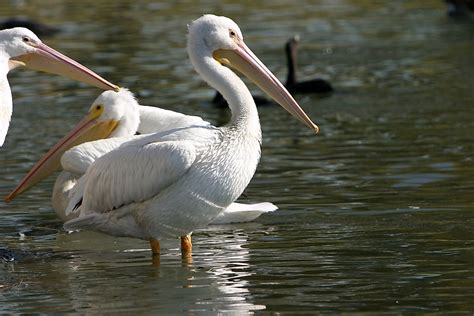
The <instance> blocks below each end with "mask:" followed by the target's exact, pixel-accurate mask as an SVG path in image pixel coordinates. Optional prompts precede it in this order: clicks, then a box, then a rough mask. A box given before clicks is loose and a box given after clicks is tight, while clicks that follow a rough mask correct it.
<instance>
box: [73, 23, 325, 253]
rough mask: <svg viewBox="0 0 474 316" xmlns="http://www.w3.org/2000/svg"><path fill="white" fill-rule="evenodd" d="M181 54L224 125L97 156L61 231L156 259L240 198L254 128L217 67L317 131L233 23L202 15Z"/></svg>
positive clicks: (179, 131) (251, 111)
mask: <svg viewBox="0 0 474 316" xmlns="http://www.w3.org/2000/svg"><path fill="white" fill-rule="evenodd" d="M187 50H188V54H189V57H190V60H191V62H192V64H193V66H194V68H195V69H196V71H197V72H198V73H199V74H200V75H201V77H202V78H203V79H204V80H205V81H207V82H208V83H209V84H210V85H211V86H212V87H214V88H216V89H217V90H218V91H219V92H220V93H221V94H222V95H223V96H224V98H225V99H226V100H227V102H228V104H229V107H230V109H231V112H232V117H231V121H230V122H229V124H227V125H226V126H223V127H214V126H211V125H207V126H190V127H184V128H176V129H172V130H168V131H162V132H159V133H155V134H151V135H141V136H137V137H134V138H133V139H131V140H129V141H127V142H124V143H123V144H121V145H120V146H119V147H118V148H116V149H115V150H113V151H110V152H108V153H106V154H104V155H103V156H101V157H99V158H98V159H96V160H95V161H94V162H93V163H92V164H91V165H90V167H89V168H88V169H87V171H86V173H85V174H84V176H83V177H82V178H81V179H80V183H79V184H77V185H76V186H75V187H74V189H73V191H74V192H73V196H72V198H71V201H70V203H69V206H68V208H67V211H69V212H72V211H76V212H79V214H80V215H79V217H78V218H76V219H73V220H70V221H68V222H66V223H65V225H64V227H65V228H66V229H68V230H75V229H91V230H96V231H100V232H104V233H107V234H111V235H116V236H128V237H136V238H142V239H150V241H151V245H152V250H153V251H154V253H158V252H159V250H157V249H156V244H155V245H154V241H156V240H159V239H161V238H168V237H171V238H172V237H177V236H181V237H182V238H183V236H186V235H188V234H190V233H191V232H192V231H193V230H195V229H198V228H201V227H204V226H206V225H207V224H209V223H210V222H211V221H212V220H213V219H214V218H216V217H217V216H218V215H219V214H220V213H222V212H223V211H224V209H226V208H227V207H228V206H229V205H230V204H231V203H232V202H234V201H235V200H236V199H237V198H238V197H239V196H240V195H241V193H242V192H243V190H244V189H245V187H246V186H247V185H248V183H249V182H250V180H251V178H252V176H253V174H254V172H255V169H256V167H257V163H258V161H259V158H260V143H261V131H260V123H259V118H258V113H257V109H256V106H255V103H254V101H253V98H252V96H251V94H250V92H249V90H248V89H247V87H246V86H245V84H244V83H243V81H242V80H241V79H240V78H239V77H238V76H237V75H236V74H235V73H234V72H233V71H232V70H230V69H229V68H227V67H225V66H224V65H226V66H229V67H233V68H235V69H237V70H239V71H240V72H242V73H243V74H244V75H246V76H247V77H249V78H250V79H251V80H252V81H254V82H255V83H256V84H257V85H258V86H259V87H260V88H262V90H264V91H265V92H266V93H267V94H268V95H269V96H270V97H272V98H273V99H274V100H275V101H276V102H277V103H279V104H280V105H282V106H283V107H284V108H285V109H286V110H287V111H288V112H290V113H291V114H292V115H294V116H295V117H296V118H298V119H299V120H300V121H301V122H303V123H304V124H306V125H307V126H309V127H310V128H311V129H313V130H315V131H316V132H317V130H318V128H317V126H316V125H315V124H314V123H313V122H312V121H311V120H310V119H309V118H308V116H307V115H306V114H305V113H304V111H303V110H302V109H301V108H300V107H299V105H298V104H297V103H296V101H295V100H294V99H293V98H292V97H291V95H290V94H289V93H288V91H287V90H286V89H285V88H284V87H283V85H282V84H281V83H280V82H279V81H278V79H276V77H275V76H274V75H273V74H272V73H271V72H270V71H269V70H268V69H267V68H266V67H265V66H264V65H263V63H262V62H261V61H259V60H258V58H257V57H256V56H255V55H254V54H253V53H252V52H251V51H250V49H249V48H248V47H247V46H246V45H245V43H244V42H243V37H242V33H241V31H240V29H239V27H238V26H237V24H235V23H234V22H233V21H232V20H230V19H228V18H226V17H217V16H214V15H205V16H203V17H201V18H199V19H198V20H196V21H194V22H193V23H192V24H191V25H190V26H189V35H188V45H187ZM77 205H80V206H79V207H78V208H77V209H75V207H76V206H77ZM182 241H183V239H182ZM182 250H183V253H184V252H186V251H187V250H190V244H189V245H185V244H183V242H182Z"/></svg>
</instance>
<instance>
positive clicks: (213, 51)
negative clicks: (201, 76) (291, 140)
mask: <svg viewBox="0 0 474 316" xmlns="http://www.w3.org/2000/svg"><path fill="white" fill-rule="evenodd" d="M195 51H197V52H199V53H197V54H196V53H195ZM188 53H189V56H190V59H191V62H192V63H193V65H194V67H195V68H196V70H197V71H198V72H199V71H200V70H201V69H203V67H201V65H200V63H199V62H198V60H197V59H198V58H204V60H206V62H207V64H206V66H207V67H209V66H211V68H212V67H213V66H212V64H211V63H210V62H209V60H208V59H209V56H212V58H213V60H214V62H217V63H219V64H221V65H224V66H228V67H230V68H233V69H235V70H237V71H239V72H240V73H242V74H243V75H245V76H246V77H248V78H249V79H250V80H252V81H253V82H254V83H255V84H256V85H257V86H259V87H260V89H262V90H263V91H265V93H267V94H268V95H269V96H270V97H271V98H272V99H273V100H275V102H277V103H278V104H280V105H281V106H282V107H283V108H284V109H286V110H287V111H288V112H289V113H290V114H292V115H293V116H295V117H296V118H297V119H298V120H300V121H301V122H302V123H304V124H305V125H307V126H308V127H310V128H311V129H312V130H314V131H315V132H316V133H317V132H318V130H319V128H318V126H317V125H316V124H314V123H313V122H312V121H311V119H310V118H309V117H308V116H307V115H306V113H305V112H304V111H303V110H302V109H301V107H300V106H299V105H298V103H297V102H296V101H295V99H294V98H293V97H292V96H291V94H290V93H289V92H288V91H287V90H286V88H285V87H284V86H283V84H282V83H281V82H280V81H279V80H278V79H277V78H276V77H275V75H273V74H272V73H271V72H270V70H268V68H267V67H266V66H265V65H264V64H263V63H262V62H261V61H260V60H259V59H258V58H257V56H255V54H254V53H253V52H252V51H251V50H250V49H249V48H248V47H247V45H246V44H245V43H244V39H243V36H242V32H241V30H240V28H239V26H238V25H237V24H236V23H235V22H234V21H232V20H231V19H229V18H227V17H223V16H215V15H211V14H206V15H204V16H202V17H201V18H199V19H197V20H195V21H193V23H191V25H189V36H188ZM214 67H216V66H215V65H214Z"/></svg>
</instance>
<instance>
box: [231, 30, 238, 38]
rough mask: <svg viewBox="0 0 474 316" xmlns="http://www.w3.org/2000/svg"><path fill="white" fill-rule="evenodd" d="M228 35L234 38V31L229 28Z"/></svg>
mask: <svg viewBox="0 0 474 316" xmlns="http://www.w3.org/2000/svg"><path fill="white" fill-rule="evenodd" d="M229 36H230V37H231V38H234V37H236V36H237V34H236V33H235V31H233V30H229Z"/></svg>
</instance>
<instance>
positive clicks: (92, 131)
mask: <svg viewBox="0 0 474 316" xmlns="http://www.w3.org/2000/svg"><path fill="white" fill-rule="evenodd" d="M100 113H101V112H100ZM100 113H97V112H91V113H89V114H88V115H87V116H86V117H85V118H83V119H82V120H81V121H80V122H79V123H78V124H77V125H76V126H75V127H74V128H73V129H72V130H71V131H70V132H69V133H68V134H67V135H66V136H64V137H63V138H62V139H61V140H60V141H58V142H57V143H56V144H55V145H54V146H53V147H52V148H51V149H50V150H49V151H48V152H47V153H46V154H45V155H44V156H43V157H42V158H41V159H40V160H39V161H38V162H37V163H36V164H35V165H34V166H33V168H31V170H30V171H29V172H28V174H27V175H26V176H25V177H24V178H23V179H22V180H21V181H20V183H19V184H18V185H17V187H16V188H15V189H14V190H13V191H12V192H11V193H10V194H8V195H7V197H6V198H5V201H6V202H10V201H11V200H13V199H14V198H15V197H16V196H18V195H19V194H21V193H23V192H25V191H26V190H28V189H29V188H31V187H32V186H34V185H35V184H36V183H38V182H40V181H41V180H43V179H44V178H46V177H47V176H49V175H50V174H51V173H53V172H55V171H58V170H60V169H61V157H62V155H63V154H64V153H65V152H66V151H67V150H68V149H70V148H72V147H74V146H76V145H79V144H82V143H85V142H90V141H93V140H97V139H103V138H107V137H108V136H109V135H110V134H111V133H112V131H113V130H114V129H115V128H116V127H117V125H118V123H119V122H118V121H116V120H106V121H100V122H99V121H97V117H98V116H100Z"/></svg>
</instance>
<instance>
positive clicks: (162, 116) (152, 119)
mask: <svg viewBox="0 0 474 316" xmlns="http://www.w3.org/2000/svg"><path fill="white" fill-rule="evenodd" d="M139 112H140V125H139V126H138V132H139V133H140V134H148V133H157V132H163V131H168V130H172V129H176V128H183V127H191V126H210V125H211V124H210V123H209V122H207V121H204V120H203V119H202V118H200V117H199V116H192V115H185V114H182V113H179V112H174V111H170V110H165V109H160V108H157V107H153V106H145V105H141V106H140V107H139Z"/></svg>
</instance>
